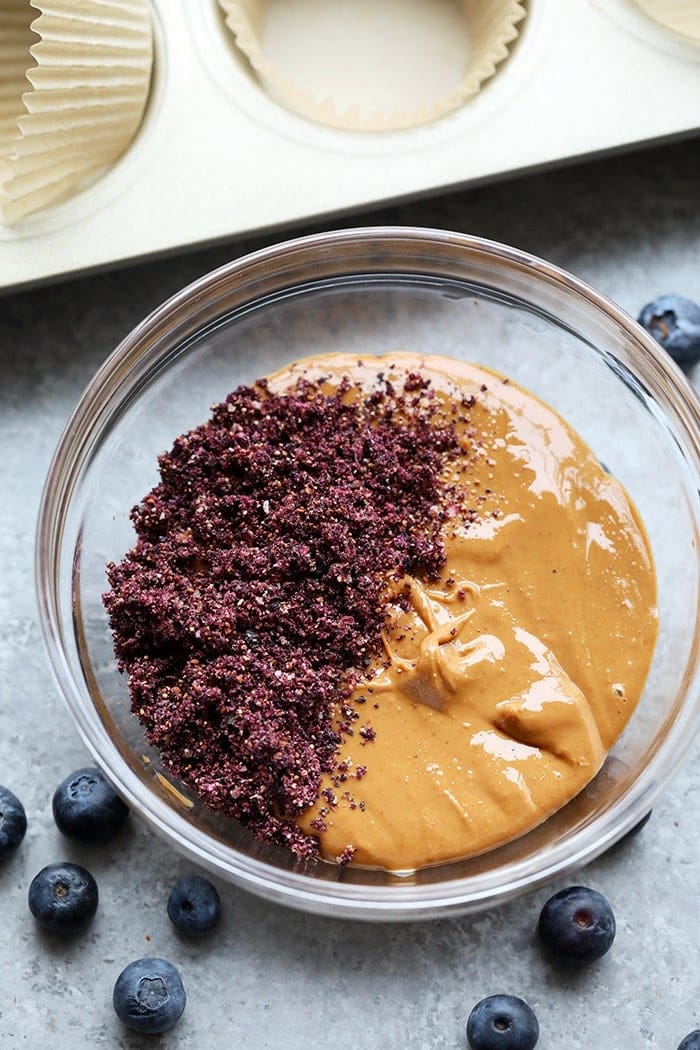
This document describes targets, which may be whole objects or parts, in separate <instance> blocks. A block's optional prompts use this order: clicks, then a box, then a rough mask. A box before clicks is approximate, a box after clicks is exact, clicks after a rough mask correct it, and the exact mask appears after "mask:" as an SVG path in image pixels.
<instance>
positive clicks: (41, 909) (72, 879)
mask: <svg viewBox="0 0 700 1050" xmlns="http://www.w3.org/2000/svg"><path fill="white" fill-rule="evenodd" d="M97 901H98V893H97V883H96V882H95V880H94V879H93V877H92V875H91V874H90V872H89V871H86V870H85V868H81V867H80V865H79V864H70V863H68V861H66V862H64V863H62V864H49V865H48V867H46V868H42V869H41V871H40V872H39V874H38V875H35V876H34V878H33V879H32V883H31V885H30V887H29V910H30V912H31V913H32V915H33V916H34V918H35V919H36V921H37V922H38V923H39V925H40V926H43V927H44V929H45V930H49V931H50V932H51V933H67V934H70V933H78V931H79V930H82V929H84V928H85V927H86V926H87V925H88V923H89V922H91V921H92V919H94V917H95V912H96V911H97Z"/></svg>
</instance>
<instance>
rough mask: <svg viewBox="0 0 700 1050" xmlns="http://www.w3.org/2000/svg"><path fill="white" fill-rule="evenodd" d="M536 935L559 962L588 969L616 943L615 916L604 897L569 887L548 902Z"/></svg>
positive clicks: (581, 888) (580, 888)
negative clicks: (587, 965)
mask: <svg viewBox="0 0 700 1050" xmlns="http://www.w3.org/2000/svg"><path fill="white" fill-rule="evenodd" d="M537 932H538V933H539V936H540V940H541V941H542V944H543V945H544V946H545V948H546V949H547V950H548V951H549V952H550V953H551V954H552V955H553V956H555V957H556V958H557V959H560V960H561V961H562V962H566V963H570V964H572V965H575V966H585V965H586V964H587V963H591V962H594V961H595V960H596V959H600V958H601V956H603V955H605V953H606V952H607V951H608V950H609V949H610V947H611V945H612V942H613V941H614V939H615V916H614V915H613V910H612V908H611V907H610V903H609V901H608V900H607V899H606V898H605V897H604V896H603V894H602V893H598V892H597V891H596V890H589V889H588V888H587V887H586V886H569V887H568V888H567V889H565V890H560V892H559V893H555V894H554V896H553V897H550V898H549V900H548V901H547V903H546V904H545V906H544V908H543V909H542V912H541V914H540V921H539V925H538V927H537Z"/></svg>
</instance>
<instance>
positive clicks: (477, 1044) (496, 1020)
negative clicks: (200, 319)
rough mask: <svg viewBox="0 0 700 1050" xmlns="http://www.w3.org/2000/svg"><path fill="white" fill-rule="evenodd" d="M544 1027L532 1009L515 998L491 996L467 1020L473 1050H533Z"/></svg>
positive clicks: (511, 996) (478, 1005)
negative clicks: (541, 1027) (541, 1026)
mask: <svg viewBox="0 0 700 1050" xmlns="http://www.w3.org/2000/svg"><path fill="white" fill-rule="evenodd" d="M539 1037H540V1026H539V1024H538V1021H537V1018H536V1017H535V1014H534V1013H533V1011H532V1010H531V1008H530V1007H529V1006H528V1005H527V1003H526V1002H524V1001H523V1000H522V999H519V998H518V997H517V996H515V995H489V996H488V997H487V998H486V999H482V1000H481V1002H478V1003H477V1004H476V1006H475V1007H474V1009H473V1010H472V1012H471V1013H470V1015H469V1020H468V1021H467V1040H468V1042H469V1046H470V1047H471V1048H472V1050H532V1048H533V1047H534V1046H536V1044H537V1040H538V1039H539Z"/></svg>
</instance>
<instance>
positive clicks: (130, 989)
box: [112, 959, 187, 1035]
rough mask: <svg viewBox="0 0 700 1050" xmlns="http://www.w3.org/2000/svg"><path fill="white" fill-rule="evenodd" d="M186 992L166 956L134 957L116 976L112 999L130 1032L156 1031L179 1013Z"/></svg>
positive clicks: (171, 1023) (175, 1019)
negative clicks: (151, 957) (134, 959)
mask: <svg viewBox="0 0 700 1050" xmlns="http://www.w3.org/2000/svg"><path fill="white" fill-rule="evenodd" d="M186 1002H187V996H186V995H185V989H184V987H183V985H182V979H181V977H180V974H179V973H178V971H177V970H176V969H175V967H174V966H173V964H172V963H169V962H167V960H166V959H137V960H136V962H132V963H129V965H128V966H127V967H126V969H124V970H122V972H121V973H120V974H119V976H118V977H117V983H116V984H115V985H114V994H113V996H112V1003H113V1004H114V1009H115V1011H116V1014H117V1017H118V1018H119V1020H120V1021H122V1023H123V1024H125V1025H126V1026H127V1027H128V1028H131V1030H132V1031H133V1032H144V1033H145V1034H146V1035H157V1034H158V1033H159V1032H167V1031H169V1030H170V1029H171V1028H172V1027H173V1026H174V1025H175V1024H177V1022H178V1021H179V1020H180V1018H181V1017H182V1014H183V1011H184V1009H185V1003H186Z"/></svg>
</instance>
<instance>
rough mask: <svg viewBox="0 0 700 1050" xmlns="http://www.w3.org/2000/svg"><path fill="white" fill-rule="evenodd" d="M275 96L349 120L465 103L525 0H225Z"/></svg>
mask: <svg viewBox="0 0 700 1050" xmlns="http://www.w3.org/2000/svg"><path fill="white" fill-rule="evenodd" d="M219 3H220V5H221V7H222V8H223V10H224V13H225V21H226V24H227V25H228V27H229V28H230V29H231V31H232V33H233V34H234V36H235V39H236V44H237V46H238V48H239V50H240V51H241V52H242V53H243V54H244V55H245V56H246V58H247V59H248V61H249V62H250V64H251V66H252V67H253V69H254V70H255V72H256V74H257V76H258V78H259V80H260V82H261V85H262V87H263V88H264V90H265V91H266V92H267V94H268V95H269V96H270V97H271V98H272V99H273V100H275V101H276V102H278V103H280V104H281V105H283V106H285V107H287V108H288V109H290V110H293V111H294V112H296V113H299V114H301V115H302V116H304V117H306V118H307V119H309V120H313V121H316V122H318V123H321V124H327V125H331V126H333V127H337V128H343V129H347V130H362V131H387V130H393V129H399V128H410V127H415V126H417V125H420V124H425V123H427V122H429V121H432V120H436V119H437V118H439V117H441V116H443V115H444V114H446V113H449V112H450V111H452V110H455V109H458V108H459V107H460V106H462V105H463V104H464V103H465V102H466V101H467V100H468V99H470V98H472V97H473V96H474V95H476V94H477V93H478V92H479V91H480V89H481V87H482V85H483V84H484V82H485V81H487V80H488V79H489V78H490V77H492V76H493V75H494V73H495V72H496V69H497V67H498V65H499V64H500V63H501V62H503V61H504V59H505V58H507V56H508V53H509V47H510V45H512V43H513V41H514V40H515V39H516V37H517V36H518V24H519V23H520V21H521V20H522V19H523V18H524V17H525V14H526V7H525V3H524V2H523V0H219Z"/></svg>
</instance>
